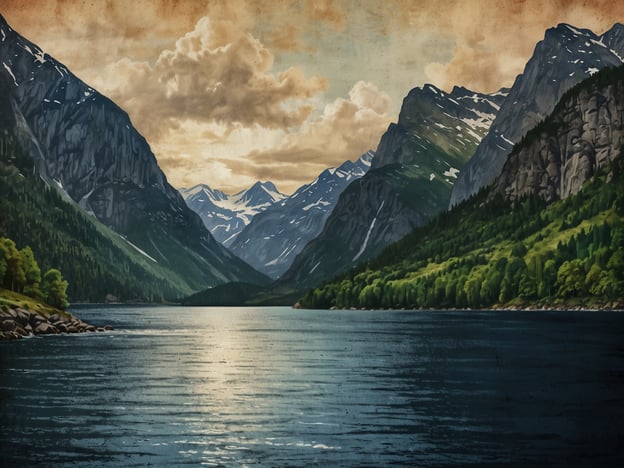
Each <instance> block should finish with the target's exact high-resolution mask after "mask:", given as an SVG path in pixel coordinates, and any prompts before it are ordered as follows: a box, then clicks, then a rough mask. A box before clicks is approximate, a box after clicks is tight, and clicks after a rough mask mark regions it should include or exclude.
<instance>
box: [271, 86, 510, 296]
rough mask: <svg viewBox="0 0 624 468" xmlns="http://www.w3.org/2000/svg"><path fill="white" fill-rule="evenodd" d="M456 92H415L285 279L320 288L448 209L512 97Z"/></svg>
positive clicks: (295, 285)
mask: <svg viewBox="0 0 624 468" xmlns="http://www.w3.org/2000/svg"><path fill="white" fill-rule="evenodd" d="M505 94H506V90H501V92H499V93H495V94H493V95H484V94H479V93H474V92H472V91H469V90H467V89H465V88H459V87H455V88H454V89H453V90H452V92H451V93H446V92H444V91H442V90H440V89H438V88H436V87H435V86H432V85H425V86H424V87H423V88H415V89H413V90H412V91H410V93H409V94H408V95H407V97H406V98H405V99H404V101H403V106H402V108H401V113H400V115H399V119H398V122H397V123H396V124H391V125H390V127H389V128H388V130H387V131H386V133H385V134H384V135H383V137H382V138H381V141H380V143H379V146H378V148H377V151H376V154H375V157H374V158H373V161H372V167H371V170H370V171H369V172H368V173H367V174H366V175H365V176H364V177H363V178H362V179H360V180H358V181H355V182H353V183H351V185H349V187H348V188H347V189H346V190H345V191H344V192H343V193H342V195H341V196H340V199H339V201H338V204H337V205H336V208H335V209H334V210H333V212H332V214H331V215H330V217H329V218H328V219H327V222H326V223H325V227H324V229H323V231H322V232H321V234H320V235H319V236H318V237H317V238H316V239H314V240H313V241H312V242H310V243H309V244H308V245H307V246H306V247H305V249H304V250H303V251H302V253H301V254H300V255H299V256H298V257H297V259H296V260H295V262H294V263H293V265H292V267H291V268H290V269H289V270H288V271H287V272H286V273H285V274H284V275H283V277H282V278H281V279H280V283H281V284H283V285H285V286H286V285H288V286H290V287H291V288H295V289H296V288H298V287H300V286H303V285H306V286H309V285H310V284H318V283H319V282H321V281H323V280H325V279H326V278H327V277H332V276H333V275H335V274H336V273H338V272H341V271H344V270H345V269H348V268H350V267H351V266H353V265H354V264H356V263H358V262H361V261H363V260H366V259H367V258H370V257H372V256H373V255H375V254H376V253H378V252H379V251H380V249H382V248H383V247H385V246H386V245H388V244H390V243H392V242H395V241H397V240H398V239H400V238H401V237H403V236H404V235H406V234H407V233H409V232H410V231H412V230H413V229H414V228H415V227H416V226H419V225H422V224H423V223H425V222H426V221H427V220H428V219H430V218H431V217H432V216H434V215H436V214H437V213H439V212H440V211H443V210H444V209H446V206H447V205H448V201H449V197H450V194H451V190H452V187H453V184H454V182H455V178H456V177H457V174H458V172H459V171H460V169H461V168H462V166H463V165H464V164H465V162H466V161H467V160H468V158H469V157H470V156H471V155H472V154H473V152H474V151H475V149H476V147H477V145H478V143H479V141H480V140H481V138H482V137H483V136H484V135H485V133H486V132H487V130H488V128H489V126H490V124H491V123H492V121H493V120H494V117H495V115H496V113H497V111H498V109H499V105H500V102H501V101H502V100H503V99H504V97H505Z"/></svg>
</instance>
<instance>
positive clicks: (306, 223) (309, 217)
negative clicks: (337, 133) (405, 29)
mask: <svg viewBox="0 0 624 468" xmlns="http://www.w3.org/2000/svg"><path fill="white" fill-rule="evenodd" d="M373 158H374V152H373V151H368V152H366V153H364V154H363V155H362V156H360V158H358V159H357V160H356V162H353V161H351V160H347V161H345V162H343V163H342V164H341V165H340V166H338V167H336V168H328V169H325V170H324V171H323V172H321V173H320V174H319V175H318V176H317V177H316V178H315V179H314V180H313V181H312V182H310V183H309V184H304V185H302V186H301V187H299V188H298V189H297V190H296V191H295V192H294V193H293V194H292V195H290V196H289V197H287V198H285V199H283V200H281V201H280V202H278V203H276V204H274V205H272V206H270V207H269V208H268V209H267V210H265V211H264V212H262V213H259V214H258V215H257V216H256V217H254V219H253V220H252V221H251V223H250V224H249V225H248V226H247V227H245V229H244V230H243V231H242V232H241V233H240V234H239V236H238V237H237V238H236V240H235V242H234V243H233V244H232V245H231V246H230V250H231V251H232V252H233V253H234V254H235V255H238V256H239V257H240V258H242V259H243V260H245V261H246V262H248V263H249V264H250V265H252V266H253V267H254V268H256V269H257V270H259V271H261V272H263V273H265V274H267V275H269V276H270V277H272V278H277V277H279V276H280V275H281V274H282V273H283V272H284V271H286V269H287V268H288V267H289V266H290V265H291V264H292V262H293V261H294V259H295V257H296V255H297V254H298V253H299V252H301V250H302V249H303V248H304V247H305V246H306V245H307V243H308V242H309V241H310V240H312V239H313V238H314V237H316V236H317V235H318V233H319V232H320V231H321V230H322V229H323V225H324V223H325V221H326V219H327V217H328V216H330V214H331V211H332V210H333V208H334V207H335V205H336V203H337V201H338V197H339V196H340V194H341V193H342V192H343V191H344V189H345V188H346V187H347V185H348V184H349V183H350V182H351V181H354V180H357V179H359V178H361V177H362V176H364V175H365V174H366V172H367V171H368V170H369V167H370V163H371V160H372V159H373Z"/></svg>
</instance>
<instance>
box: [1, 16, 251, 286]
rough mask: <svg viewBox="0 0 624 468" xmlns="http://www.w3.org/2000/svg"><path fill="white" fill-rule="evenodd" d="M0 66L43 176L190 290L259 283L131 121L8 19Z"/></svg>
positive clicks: (2, 43)
mask: <svg viewBox="0 0 624 468" xmlns="http://www.w3.org/2000/svg"><path fill="white" fill-rule="evenodd" d="M0 62H1V63H0V65H1V67H0V73H3V74H4V75H5V78H6V80H8V81H9V82H10V83H12V85H13V86H14V89H13V95H14V96H15V103H16V105H17V107H18V108H19V114H20V115H21V116H23V118H24V122H23V124H24V125H25V126H26V127H27V129H28V130H27V132H26V131H24V132H23V133H28V134H29V135H30V136H31V141H30V145H31V148H32V150H33V151H31V153H32V155H33V158H34V159H35V160H36V161H37V164H38V168H39V171H40V173H41V175H42V176H43V177H44V178H46V179H47V180H48V181H50V182H51V183H52V184H53V185H56V186H57V187H58V188H59V189H60V190H62V191H64V192H65V193H66V194H67V195H68V196H69V197H71V199H73V200H74V201H75V202H77V203H78V204H79V205H80V206H81V207H82V208H83V209H85V210H86V211H87V212H89V213H91V214H93V215H94V216H95V217H96V218H97V219H98V220H99V221H101V222H102V223H104V224H105V225H106V226H108V227H110V228H112V229H113V230H115V231H117V232H118V233H119V234H121V235H122V236H124V238H126V239H128V241H130V242H131V243H132V244H133V245H135V246H138V248H139V249H140V251H142V252H144V253H145V254H146V255H148V256H149V257H150V258H152V259H154V260H155V261H157V262H158V263H159V264H161V265H163V266H166V267H168V268H172V269H174V270H175V271H177V272H179V273H180V274H182V275H183V276H184V277H185V278H187V280H188V281H189V284H190V285H191V286H192V288H193V289H199V288H202V287H206V286H209V285H214V284H218V283H221V282H224V281H227V280H230V279H244V280H249V279H262V276H261V275H259V274H257V272H255V271H254V270H253V269H251V268H250V267H249V266H248V265H246V264H244V263H243V262H241V261H239V260H238V259H237V258H236V257H234V256H232V255H231V254H230V253H229V252H227V251H226V250H225V249H224V248H222V247H221V246H220V245H219V244H218V243H217V242H215V241H214V239H213V238H212V236H211V235H210V234H209V233H208V231H207V230H206V229H205V228H204V226H203V224H202V223H201V220H200V219H199V217H197V215H196V214H195V213H193V212H192V211H191V210H189V209H188V208H187V207H186V205H185V203H184V200H183V199H182V197H181V196H180V194H179V193H178V192H177V191H176V190H175V189H174V188H173V187H171V185H169V183H168V182H167V179H166V177H165V175H164V174H163V173H162V171H161V170H160V168H159V167H158V164H157V162H156V159H155V157H154V155H153V153H152V152H151V150H150V147H149V145H148V143H147V142H146V141H145V139H144V138H143V137H142V136H141V135H140V134H139V133H138V132H137V131H136V129H135V128H134V127H133V126H132V123H131V121H130V118H129V117H128V115H127V114H126V113H125V112H124V111H123V110H121V109H120V108H119V107H118V106H116V105H115V104H114V103H113V102H112V101H110V100H109V99H107V98H106V97H104V96H102V95H100V94H99V93H98V92H97V91H95V90H94V89H92V88H90V87H89V86H87V85H86V84H85V83H83V82H82V81H80V80H79V79H78V78H77V77H75V76H74V75H73V74H71V73H70V72H69V70H67V68H66V67H65V66H63V65H62V64H61V63H59V62H57V61H56V60H54V59H53V58H52V57H50V56H49V55H48V54H46V53H44V52H43V51H42V50H41V49H40V48H39V47H37V46H36V45H34V44H33V43H31V42H29V41H28V40H26V39H25V38H23V37H22V36H20V35H19V34H17V33H16V32H15V31H13V30H12V29H11V27H10V26H9V25H8V24H7V23H6V22H5V21H4V18H2V17H1V16H0Z"/></svg>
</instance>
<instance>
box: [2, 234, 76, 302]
mask: <svg viewBox="0 0 624 468" xmlns="http://www.w3.org/2000/svg"><path fill="white" fill-rule="evenodd" d="M0 286H1V287H2V288H4V289H8V290H10V291H14V292H17V293H20V294H23V295H24V296H28V297H31V298H33V299H37V300H41V301H44V302H46V303H47V304H49V305H51V306H53V307H56V308H58V309H63V310H64V309H67V307H69V302H67V286H68V283H67V281H65V280H64V279H63V276H62V275H61V272H60V271H59V270H57V269H56V268H50V269H49V270H48V271H46V272H45V273H44V274H43V276H42V275H41V269H40V268H39V264H38V263H37V260H36V259H35V256H34V254H33V251H32V249H31V248H30V247H28V246H26V247H24V248H23V249H21V250H18V249H17V246H16V245H15V242H13V240H11V239H8V238H6V237H0Z"/></svg>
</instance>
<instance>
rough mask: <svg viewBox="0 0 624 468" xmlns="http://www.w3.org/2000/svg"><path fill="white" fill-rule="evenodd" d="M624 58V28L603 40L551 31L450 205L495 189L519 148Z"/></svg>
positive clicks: (583, 32) (574, 31)
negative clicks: (583, 86) (578, 89)
mask: <svg viewBox="0 0 624 468" xmlns="http://www.w3.org/2000/svg"><path fill="white" fill-rule="evenodd" d="M622 56H624V25H622V24H616V25H615V26H613V28H612V29H611V30H609V31H608V32H606V33H605V34H603V35H602V36H597V35H596V34H594V33H593V32H591V31H589V30H587V29H579V28H574V27H572V26H570V25H567V24H560V25H558V26H557V27H556V28H551V29H548V30H547V31H546V34H545V36H544V39H543V40H542V41H540V42H538V44H537V45H536V47H535V50H534V52H533V56H532V57H531V59H530V60H529V61H528V62H527V64H526V66H525V68H524V71H523V72H522V74H520V75H518V77H517V78H516V80H515V82H514V84H513V86H512V87H511V91H510V92H509V95H508V96H507V98H506V99H505V101H504V102H503V103H502V105H501V108H500V111H499V112H498V114H497V116H496V119H495V120H494V122H493V123H492V127H491V128H490V131H489V132H488V134H487V136H486V137H485V138H484V139H483V141H481V143H480V144H479V147H478V148H477V150H476V152H475V154H474V156H473V157H472V158H471V159H470V161H469V162H468V164H466V166H465V167H464V168H463V170H462V172H461V173H460V175H459V177H458V179H457V183H456V184H455V187H454V188H453V195H452V197H451V201H450V205H451V206H452V205H455V204H457V203H459V202H461V201H462V200H465V199H466V198H468V197H469V196H470V195H472V194H474V193H476V192H477V191H478V190H479V189H481V188H482V187H484V186H486V185H488V184H490V183H491V182H492V181H493V180H494V178H495V177H496V176H498V175H499V174H500V171H501V168H502V166H503V164H504V163H505V160H506V157H507V155H508V154H509V152H510V151H511V148H512V147H513V145H514V144H515V143H517V142H518V141H520V138H522V136H523V135H524V134H525V133H526V132H527V131H528V130H530V129H531V128H533V127H534V126H535V125H537V124H538V123H539V122H540V121H541V120H543V119H544V118H545V117H546V116H547V115H548V114H550V112H552V110H553V108H554V107H555V104H556V103H557V101H559V99H560V98H561V97H562V96H563V94H564V93H565V92H566V91H567V90H568V89H570V88H571V87H572V86H574V85H575V84H577V83H578V82H580V81H582V80H583V79H585V78H587V77H588V76H590V75H591V74H593V73H595V72H597V71H598V70H600V69H602V68H604V67H607V66H618V65H620V64H621V63H622Z"/></svg>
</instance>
